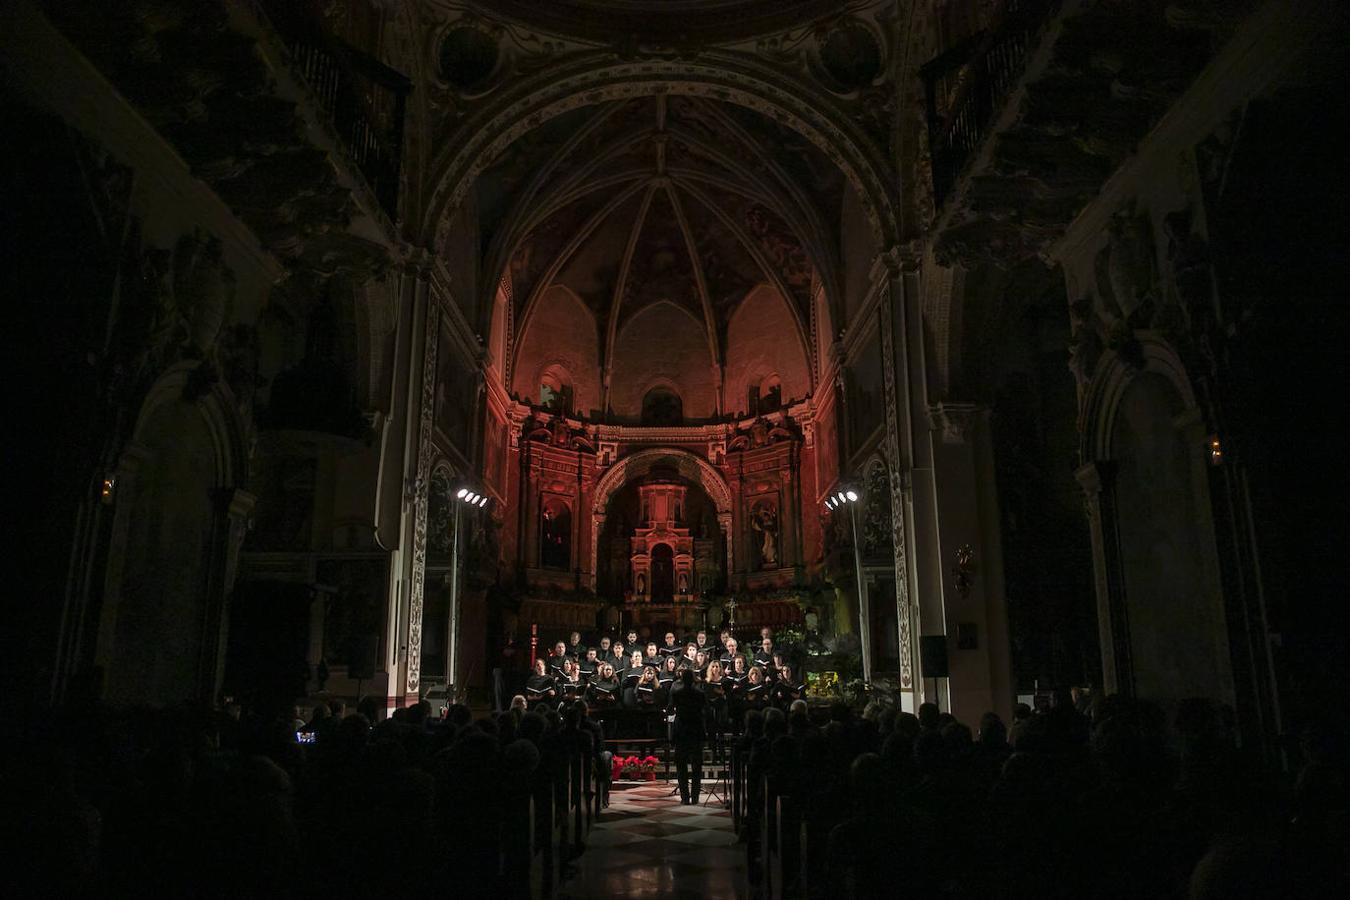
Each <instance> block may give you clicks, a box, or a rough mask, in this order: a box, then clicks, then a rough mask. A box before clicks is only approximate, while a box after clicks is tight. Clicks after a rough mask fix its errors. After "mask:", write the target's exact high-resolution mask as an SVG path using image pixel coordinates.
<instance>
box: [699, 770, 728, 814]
mask: <svg viewBox="0 0 1350 900" xmlns="http://www.w3.org/2000/svg"><path fill="white" fill-rule="evenodd" d="M719 785H720V786H721V788H722V790H720V791H719V790H718V789H717V788H718V786H719ZM713 797H716V798H717V802H718V803H721V804H722V805H723V806H726V805H727V767H726V765H725V764H723V765H722V774H721V775H720V776H718V777H717V778H716V779H715V780H714V781H713V783H712V787H710V788H708V789H707V790H706V791H704V792H703V805H704V807H706V806H707V805H708V804H709V803H710V802H711V801H712V798H713Z"/></svg>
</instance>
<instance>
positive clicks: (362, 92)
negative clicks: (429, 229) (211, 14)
mask: <svg viewBox="0 0 1350 900" xmlns="http://www.w3.org/2000/svg"><path fill="white" fill-rule="evenodd" d="M259 6H260V7H261V8H262V11H263V13H264V14H265V15H266V16H267V19H268V20H269V21H270V22H271V23H272V27H273V28H275V29H276V32H277V34H278V35H279V36H280V37H281V39H282V40H283V41H284V42H285V44H286V49H287V51H288V52H289V53H290V55H291V61H292V64H293V65H294V67H295V70H296V72H297V73H298V74H299V75H300V76H301V77H302V78H303V79H304V80H305V82H306V84H307V85H308V87H309V89H310V91H311V92H312V93H313V95H314V97H315V99H316V100H317V101H318V105H319V108H320V110H322V112H323V114H324V115H325V116H326V117H327V118H328V120H329V124H330V125H331V126H332V128H333V131H334V132H335V133H336V135H337V137H338V139H339V140H340V141H341V142H342V144H343V147H344V149H345V150H346V151H347V153H348V154H349V155H350V156H351V159H352V161H353V162H354V163H355V164H356V167H357V169H358V170H359V171H360V173H361V175H362V177H364V178H365V180H366V183H367V184H368V185H369V186H370V189H371V192H372V193H374V195H375V198H376V200H377V201H378V202H379V204H380V206H381V208H383V209H384V211H385V212H386V213H387V214H388V215H389V218H390V219H391V220H392V219H395V218H397V215H398V188H399V169H400V166H401V164H402V158H403V117H404V113H405V111H406V107H407V98H408V94H409V93H410V92H411V91H412V82H411V81H409V80H408V79H407V78H406V77H404V76H403V75H402V74H400V73H398V72H396V71H394V70H393V69H391V68H389V67H388V66H386V65H384V64H383V63H381V62H380V61H379V60H376V59H374V58H373V57H371V56H370V55H368V54H366V53H363V52H361V51H360V50H357V49H356V48H354V47H351V46H349V45H348V44H346V43H344V42H342V41H341V40H339V39H337V38H336V37H334V36H333V35H331V34H328V33H326V32H325V31H323V30H322V28H320V27H319V25H318V23H316V22H315V21H314V20H313V19H312V18H311V17H310V16H309V15H308V14H307V13H306V12H305V9H304V5H303V4H297V3H294V2H288V0H261V2H260V3H259Z"/></svg>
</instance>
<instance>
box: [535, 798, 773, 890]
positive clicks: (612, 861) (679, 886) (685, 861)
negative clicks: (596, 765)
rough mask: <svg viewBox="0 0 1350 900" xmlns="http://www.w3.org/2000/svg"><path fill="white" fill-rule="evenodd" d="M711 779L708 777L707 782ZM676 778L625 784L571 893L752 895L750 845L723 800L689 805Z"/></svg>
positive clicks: (589, 845)
mask: <svg viewBox="0 0 1350 900" xmlns="http://www.w3.org/2000/svg"><path fill="white" fill-rule="evenodd" d="M705 786H706V783H705ZM674 787H675V785H674V782H670V783H666V782H663V781H657V782H654V783H652V784H645V785H641V786H631V787H629V786H626V785H621V784H617V785H615V786H614V789H613V791H612V793H611V794H610V801H609V808H608V809H606V810H602V811H601V813H600V817H599V819H597V820H596V823H595V826H594V827H593V828H592V829H591V831H590V833H589V834H588V835H587V836H586V852H585V853H583V854H582V855H581V857H580V858H579V859H577V861H576V863H575V866H576V874H575V875H573V876H572V877H571V878H569V879H567V881H566V882H565V883H564V884H563V886H562V890H561V892H560V895H561V896H562V897H564V898H569V900H571V898H576V900H580V898H590V897H606V898H609V897H677V898H681V900H684V898H688V900H709V898H712V897H719V898H720V897H746V896H748V895H749V888H748V887H747V885H746V878H745V848H744V846H742V845H740V844H737V843H736V832H735V831H733V830H732V828H731V812H730V811H729V810H727V809H726V808H725V807H724V806H723V805H722V804H721V803H719V802H718V801H717V800H713V801H712V802H711V803H709V804H708V805H707V806H706V807H705V806H703V801H702V800H700V801H699V805H698V806H681V805H680V798H679V795H678V794H677V795H675V796H671V795H670V793H671V790H672V789H673V788H674Z"/></svg>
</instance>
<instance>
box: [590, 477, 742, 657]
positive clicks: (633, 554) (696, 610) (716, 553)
mask: <svg viewBox="0 0 1350 900" xmlns="http://www.w3.org/2000/svg"><path fill="white" fill-rule="evenodd" d="M601 542H602V552H601V554H600V560H601V565H600V573H599V579H598V583H599V588H598V593H599V594H600V595H601V596H603V597H614V598H621V599H622V602H623V606H624V610H623V621H624V622H625V623H632V624H634V625H650V626H652V627H653V628H655V627H656V626H657V625H658V624H659V625H660V626H661V627H662V628H666V627H675V628H676V630H677V631H680V630H683V629H696V628H698V627H700V626H701V625H702V624H703V619H702V616H703V603H702V601H703V600H705V599H706V598H707V597H708V596H710V595H712V594H713V593H714V592H716V591H717V590H719V589H720V588H721V585H722V584H723V579H724V571H725V568H726V563H725V561H724V560H725V554H726V544H725V537H724V535H723V534H722V533H721V530H720V528H719V525H718V512H717V508H716V507H715V506H714V505H713V503H712V501H711V500H710V499H709V497H708V496H707V495H706V494H705V493H704V492H703V490H702V489H701V488H700V487H699V486H698V485H696V484H691V483H689V482H688V481H686V480H684V479H683V478H682V477H680V476H679V475H678V474H677V473H676V472H674V471H673V470H668V469H664V468H660V467H658V468H657V469H656V470H655V471H653V472H651V473H649V474H648V475H647V476H646V477H644V478H642V479H641V480H635V481H632V482H630V483H628V484H627V485H625V486H624V487H623V488H622V489H620V490H619V491H617V492H616V493H615V494H614V496H613V498H612V500H611V501H610V504H609V507H608V514H607V515H606V527H605V532H604V534H603V535H602V536H601Z"/></svg>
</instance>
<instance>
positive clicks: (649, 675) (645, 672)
mask: <svg viewBox="0 0 1350 900" xmlns="http://www.w3.org/2000/svg"><path fill="white" fill-rule="evenodd" d="M659 687H660V685H659V682H658V681H657V679H656V669H655V668H654V667H652V666H644V667H643V669H642V675H641V676H640V677H639V678H638V682H637V688H636V689H635V691H634V699H635V700H636V701H637V706H638V708H639V709H641V708H643V707H655V706H659V705H660V697H659Z"/></svg>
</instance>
